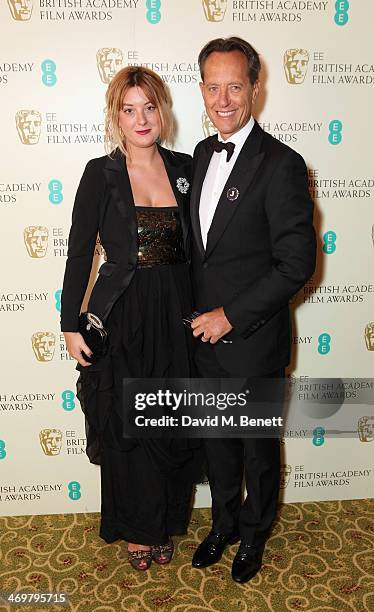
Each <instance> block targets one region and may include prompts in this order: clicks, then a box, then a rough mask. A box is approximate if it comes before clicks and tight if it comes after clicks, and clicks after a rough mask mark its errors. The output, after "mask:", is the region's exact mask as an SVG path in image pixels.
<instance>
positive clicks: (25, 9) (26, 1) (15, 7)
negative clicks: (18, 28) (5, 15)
mask: <svg viewBox="0 0 374 612" xmlns="http://www.w3.org/2000/svg"><path fill="white" fill-rule="evenodd" d="M32 2H33V0H8V6H9V9H10V12H11V15H12V17H13V19H16V21H28V20H29V19H30V17H31V13H32V6H33V4H32Z"/></svg>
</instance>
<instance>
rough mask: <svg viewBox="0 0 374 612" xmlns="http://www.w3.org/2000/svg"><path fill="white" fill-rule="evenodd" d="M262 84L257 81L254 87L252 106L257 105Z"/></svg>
mask: <svg viewBox="0 0 374 612" xmlns="http://www.w3.org/2000/svg"><path fill="white" fill-rule="evenodd" d="M260 88H261V83H260V81H258V80H257V81H256V82H255V84H254V85H252V104H254V103H255V101H256V98H257V96H258V94H259V93H260Z"/></svg>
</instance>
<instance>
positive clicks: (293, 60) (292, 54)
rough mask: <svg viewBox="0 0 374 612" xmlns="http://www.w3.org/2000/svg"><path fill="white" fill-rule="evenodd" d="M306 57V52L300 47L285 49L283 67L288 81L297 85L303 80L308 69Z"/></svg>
mask: <svg viewBox="0 0 374 612" xmlns="http://www.w3.org/2000/svg"><path fill="white" fill-rule="evenodd" d="M308 59H309V56H308V53H307V52H306V51H303V50H302V49H295V50H294V51H293V50H292V49H290V50H289V51H286V54H285V64H284V69H285V72H286V77H287V81H288V82H289V83H292V84H294V85H299V84H300V83H303V82H304V79H305V76H306V72H307V69H308Z"/></svg>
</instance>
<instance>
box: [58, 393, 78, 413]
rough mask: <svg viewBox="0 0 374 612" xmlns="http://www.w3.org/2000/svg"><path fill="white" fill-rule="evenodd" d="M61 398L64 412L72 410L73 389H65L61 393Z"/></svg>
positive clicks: (73, 406) (73, 403)
mask: <svg viewBox="0 0 374 612" xmlns="http://www.w3.org/2000/svg"><path fill="white" fill-rule="evenodd" d="M61 399H62V407H63V409H64V410H66V412H70V411H71V410H74V408H75V401H74V400H75V393H74V392H73V391H70V389H65V391H63V392H62V393H61Z"/></svg>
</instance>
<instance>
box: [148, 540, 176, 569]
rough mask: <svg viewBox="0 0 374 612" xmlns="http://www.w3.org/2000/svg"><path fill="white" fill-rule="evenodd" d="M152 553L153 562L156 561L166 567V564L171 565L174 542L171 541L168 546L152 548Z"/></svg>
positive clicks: (160, 545)
mask: <svg viewBox="0 0 374 612" xmlns="http://www.w3.org/2000/svg"><path fill="white" fill-rule="evenodd" d="M151 551H152V559H153V561H155V562H156V563H158V564H159V565H166V563H170V561H171V559H172V556H173V552H174V544H173V540H169V542H168V543H167V544H159V545H158V546H152V547H151Z"/></svg>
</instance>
